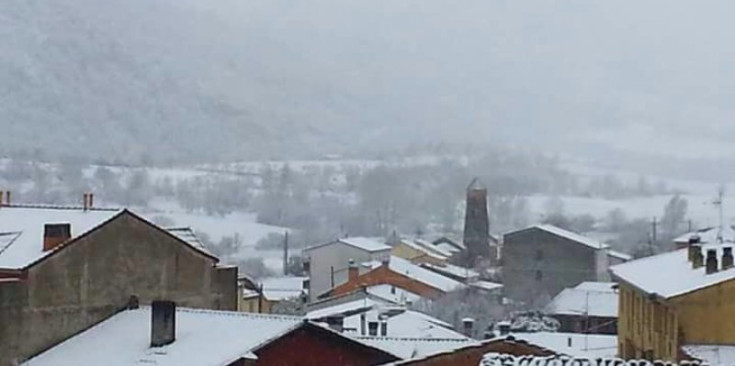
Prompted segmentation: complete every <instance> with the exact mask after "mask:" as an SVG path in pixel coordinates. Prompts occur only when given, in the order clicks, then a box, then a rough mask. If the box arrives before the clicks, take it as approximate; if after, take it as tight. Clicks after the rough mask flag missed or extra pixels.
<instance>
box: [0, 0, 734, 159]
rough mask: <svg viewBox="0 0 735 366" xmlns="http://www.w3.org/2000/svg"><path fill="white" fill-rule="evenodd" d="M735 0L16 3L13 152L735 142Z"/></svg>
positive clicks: (8, 76) (12, 1) (2, 137)
mask: <svg viewBox="0 0 735 366" xmlns="http://www.w3.org/2000/svg"><path fill="white" fill-rule="evenodd" d="M734 9H735V6H733V5H732V4H731V2H729V1H708V2H706V3H697V4H694V3H692V2H687V1H627V2H609V1H589V0H566V1H551V0H540V1H533V2H518V1H511V0H493V1H487V0H468V1H462V2H456V1H449V0H402V1H388V0H370V1H367V0H355V1H339V0H314V1H301V2H300V1H293V0H213V1H201V0H126V1H106V2H102V1H97V0H95V1H93V0H63V1H62V0H43V1H40V0H5V1H2V2H0V55H2V57H0V130H1V131H2V133H0V153H3V154H10V155H13V154H32V153H34V152H40V153H42V154H43V155H45V156H50V157H59V156H64V157H84V158H87V159H90V160H93V159H98V158H104V159H108V160H112V159H119V160H122V161H139V160H141V159H143V160H145V159H152V160H161V161H166V160H178V161H193V160H198V161H203V160H238V159H259V158H269V157H278V158H289V157H294V156H307V155H311V156H319V155H323V154H327V153H339V154H349V153H353V154H358V155H359V154H361V153H368V152H375V151H379V150H381V149H395V148H399V147H402V146H410V145H416V144H428V143H438V142H447V143H464V142H472V143H481V144H508V145H513V146H521V147H527V148H533V149H540V150H547V149H548V150H551V151H559V152H566V153H571V154H579V153H582V154H589V153H591V152H594V153H595V154H593V155H592V156H595V157H597V156H598V155H602V154H612V155H615V154H618V153H621V152H624V153H625V154H631V153H634V154H647V155H651V156H660V155H664V156H678V157H680V156H687V157H704V158H712V157H719V156H726V155H727V154H730V153H732V152H735V144H733V143H732V142H731V138H730V136H731V135H733V134H735V123H733V116H734V114H735V113H733V112H734V111H735V109H734V107H733V104H732V103H731V101H732V100H733V97H735V71H734V69H733V68H732V67H731V65H732V64H733V63H734V62H735V51H733V48H732V44H734V42H733V41H734V39H733V38H735V29H733V28H735V26H733V25H732V22H731V20H730V19H729V17H730V14H732V10H734Z"/></svg>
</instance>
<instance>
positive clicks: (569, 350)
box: [511, 332, 618, 358]
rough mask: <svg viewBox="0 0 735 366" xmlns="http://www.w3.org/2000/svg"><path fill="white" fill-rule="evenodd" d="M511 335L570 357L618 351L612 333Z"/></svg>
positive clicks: (607, 355)
mask: <svg viewBox="0 0 735 366" xmlns="http://www.w3.org/2000/svg"><path fill="white" fill-rule="evenodd" d="M511 336H512V337H513V338H515V339H517V340H523V341H526V342H528V343H530V344H533V345H536V346H539V347H543V348H546V349H549V350H551V351H554V352H556V353H559V354H564V355H569V356H572V357H589V358H598V357H615V356H616V355H617V352H618V337H617V336H614V335H600V334H582V333H555V332H536V333H512V334H511ZM570 344H571V346H570Z"/></svg>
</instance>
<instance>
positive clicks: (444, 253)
mask: <svg viewBox="0 0 735 366" xmlns="http://www.w3.org/2000/svg"><path fill="white" fill-rule="evenodd" d="M414 242H415V243H416V244H418V245H421V246H423V247H424V248H427V249H429V250H431V251H434V252H436V254H439V255H442V256H445V257H451V256H452V253H453V252H451V251H447V250H444V249H442V248H439V247H438V246H437V245H434V243H432V242H430V241H428V240H424V239H415V240H414Z"/></svg>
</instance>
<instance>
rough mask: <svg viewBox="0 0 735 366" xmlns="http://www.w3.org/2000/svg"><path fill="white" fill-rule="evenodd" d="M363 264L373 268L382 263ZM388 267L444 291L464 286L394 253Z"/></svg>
mask: <svg viewBox="0 0 735 366" xmlns="http://www.w3.org/2000/svg"><path fill="white" fill-rule="evenodd" d="M363 265H367V266H368V267H370V268H373V269H375V268H377V267H379V266H381V265H382V263H380V262H377V261H373V262H366V263H363ZM388 268H389V269H390V270H391V271H393V272H396V273H399V274H402V275H404V276H406V277H409V278H411V279H414V280H416V281H419V282H422V283H424V284H426V285H429V286H431V287H433V288H435V289H438V290H441V291H444V292H451V291H454V290H458V289H461V288H464V287H465V285H464V284H463V283H461V282H458V281H455V280H453V279H451V278H449V277H446V276H443V275H440V274H438V273H436V272H433V271H431V270H428V269H426V268H423V267H421V266H418V265H415V264H413V263H411V262H409V261H408V260H405V259H403V258H401V257H396V256H394V255H392V256H390V262H389V264H388Z"/></svg>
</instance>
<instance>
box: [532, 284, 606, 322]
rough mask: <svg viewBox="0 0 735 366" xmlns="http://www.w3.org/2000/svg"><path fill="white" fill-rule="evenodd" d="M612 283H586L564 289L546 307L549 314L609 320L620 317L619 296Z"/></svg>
mask: <svg viewBox="0 0 735 366" xmlns="http://www.w3.org/2000/svg"><path fill="white" fill-rule="evenodd" d="M614 285H615V284H614V283H611V282H584V283H582V284H580V285H579V286H577V287H575V288H568V289H564V290H563V291H562V292H561V293H559V294H558V295H556V297H554V299H553V300H551V303H549V305H547V306H546V311H547V312H548V313H549V314H556V315H578V316H582V315H585V314H587V315H589V316H599V317H608V318H617V316H618V294H617V293H616V292H615V291H614V290H613V286H614Z"/></svg>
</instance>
